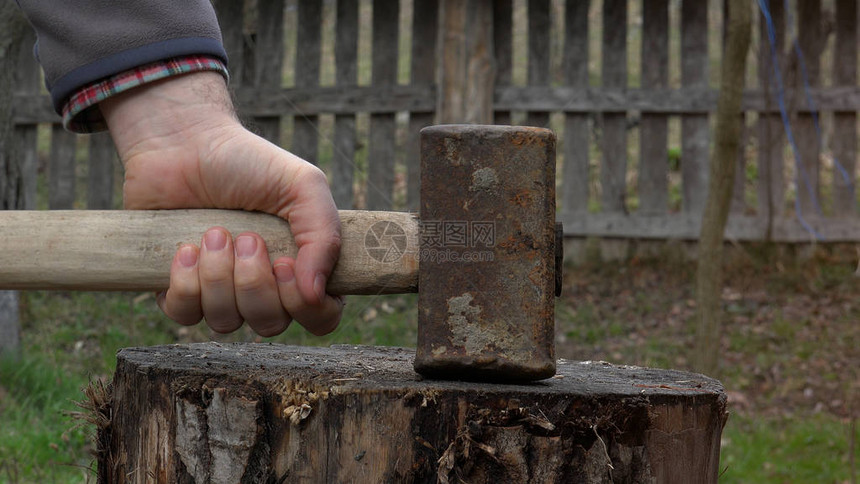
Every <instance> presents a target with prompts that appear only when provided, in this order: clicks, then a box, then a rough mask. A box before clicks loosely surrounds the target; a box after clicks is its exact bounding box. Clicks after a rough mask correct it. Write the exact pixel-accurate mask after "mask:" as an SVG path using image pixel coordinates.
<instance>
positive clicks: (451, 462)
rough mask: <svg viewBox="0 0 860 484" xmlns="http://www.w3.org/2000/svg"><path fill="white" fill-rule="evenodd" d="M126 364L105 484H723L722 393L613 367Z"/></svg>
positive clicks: (293, 358)
mask: <svg viewBox="0 0 860 484" xmlns="http://www.w3.org/2000/svg"><path fill="white" fill-rule="evenodd" d="M117 358H118V363H117V370H116V375H115V377H114V381H113V384H112V387H111V390H110V391H111V395H110V400H109V402H110V403H109V407H110V408H106V409H103V411H104V412H105V413H106V414H107V413H108V412H109V416H110V423H109V424H108V425H106V426H105V427H104V428H102V429H100V430H99V447H100V449H99V482H179V483H203V482H211V483H237V482H242V483H270V482H275V483H280V482H307V483H319V482H351V483H363V482H367V483H379V482H443V483H445V482H452V483H454V482H469V483H490V482H494V483H501V482H547V483H549V482H616V483H618V482H716V481H717V473H718V463H719V445H720V434H721V431H722V428H723V425H724V423H725V419H726V415H727V413H726V394H725V392H724V390H723V388H722V386H721V385H720V383H719V382H718V381H716V380H713V379H711V378H708V377H705V376H702V375H698V374H692V373H685V372H680V371H673V370H655V369H647V368H640V367H632V366H615V365H611V364H608V363H604V362H571V361H563V360H560V361H559V364H558V374H557V375H556V376H555V377H553V378H550V379H548V380H543V381H540V382H536V383H532V384H527V385H505V384H488V383H473V382H457V381H439V380H425V379H422V378H421V377H420V376H419V375H417V374H416V373H414V371H413V369H412V360H413V358H414V352H413V351H412V350H407V349H402V348H385V347H365V346H352V345H344V346H334V347H331V348H314V347H296V346H283V345H275V344H251V343H236V344H218V343H201V344H190V345H169V346H155V347H146V348H128V349H124V350H121V351H120V352H119V353H118V355H117Z"/></svg>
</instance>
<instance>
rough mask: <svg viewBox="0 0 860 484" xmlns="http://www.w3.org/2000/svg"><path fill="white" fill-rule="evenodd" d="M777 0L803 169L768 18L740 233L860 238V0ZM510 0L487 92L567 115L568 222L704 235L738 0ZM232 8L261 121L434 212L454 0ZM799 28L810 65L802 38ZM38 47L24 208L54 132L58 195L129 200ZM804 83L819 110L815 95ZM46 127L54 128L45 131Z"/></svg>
mask: <svg viewBox="0 0 860 484" xmlns="http://www.w3.org/2000/svg"><path fill="white" fill-rule="evenodd" d="M444 1H445V0H442V3H444ZM478 1H481V0H478ZM485 1H490V0H485ZM765 3H768V4H769V14H770V15H771V17H772V20H773V25H774V26H775V31H774V43H775V46H776V51H777V58H778V59H779V66H780V69H779V70H780V73H781V74H783V75H784V76H785V77H784V79H783V81H784V83H785V87H786V88H785V99H786V101H785V104H786V109H787V114H788V117H789V120H790V125H791V127H792V134H793V140H794V145H795V146H796V147H797V155H798V159H799V160H800V162H799V164H797V165H796V164H795V163H794V161H793V154H792V153H793V152H792V151H791V150H789V148H788V147H789V145H788V144H787V138H786V135H785V129H784V124H783V121H782V120H781V117H780V112H779V109H778V104H777V101H776V93H777V89H776V87H775V86H776V85H777V84H776V81H775V78H774V77H773V67H772V64H771V52H772V51H771V47H770V41H769V40H768V35H767V23H768V22H767V21H766V17H765V16H764V15H762V14H761V13H758V14H757V15H758V16H757V18H758V19H759V22H758V23H757V25H756V28H755V30H756V34H755V35H754V45H753V53H752V57H751V61H752V62H751V64H750V65H751V67H750V74H749V75H748V79H747V87H748V89H747V90H746V92H745V96H744V104H743V106H744V114H743V115H744V117H745V125H746V127H747V129H746V130H745V134H744V136H745V139H744V143H743V147H744V149H743V151H742V153H739V157H738V164H739V168H740V169H739V170H738V174H739V175H738V177H737V184H736V188H737V189H736V197H735V201H734V203H733V209H732V215H731V218H730V222H729V225H728V228H727V237H729V238H733V239H739V240H774V241H784V242H797V241H808V240H811V239H812V238H813V234H814V236H815V237H817V238H818V240H823V241H856V240H858V238H860V220H858V213H857V207H858V204H857V198H856V193H855V190H854V182H855V178H856V169H855V165H856V156H857V142H856V139H857V116H856V112H857V110H858V108H860V90H858V86H857V55H858V53H857V43H858V38H857V18H858V14H857V2H856V0H823V1H822V0H796V1H794V2H791V4H792V5H793V6H792V7H791V10H788V11H786V10H785V9H784V8H783V1H782V0H770V1H769V2H765ZM492 4H493V9H491V10H490V11H492V16H493V19H492V26H493V44H494V48H493V57H494V64H495V66H494V67H495V82H494V85H493V83H489V84H488V85H487V86H486V87H485V88H486V89H492V100H493V103H494V106H493V110H494V112H495V122H497V123H499V124H508V123H511V122H514V123H517V124H528V125H537V126H550V127H552V128H554V129H556V130H557V132H558V133H559V135H560V136H559V164H558V166H559V173H558V179H559V184H558V201H559V206H560V210H559V214H560V215H559V218H560V219H561V220H562V221H563V222H564V226H565V233H566V234H567V235H569V236H603V237H621V238H687V239H693V238H696V237H697V235H698V231H699V224H700V213H701V211H702V207H703V206H704V203H705V199H706V196H707V182H708V163H709V154H710V147H711V132H710V131H711V119H710V115H711V114H712V113H713V111H714V110H715V107H716V101H717V96H718V93H717V91H716V89H715V88H716V82H717V79H718V69H719V68H718V65H719V64H718V59H719V56H720V51H721V45H722V42H721V40H722V35H723V32H722V25H723V22H722V19H723V18H724V17H725V12H724V11H723V9H724V6H723V3H722V2H720V1H719V0H711V1H710V2H709V1H705V0H682V1H670V0H590V1H586V0H494V1H492ZM215 5H216V9H217V11H218V14H219V18H220V21H221V25H222V30H223V34H224V42H225V45H226V48H227V51H228V54H229V56H230V67H231V75H232V80H231V84H232V86H233V88H234V89H235V95H236V99H237V105H238V106H239V109H240V112H241V114H242V116H243V117H244V118H245V119H247V120H248V122H249V124H250V125H251V126H252V127H253V129H255V130H257V131H258V132H259V133H260V134H262V135H263V136H265V137H266V138H268V139H270V140H272V141H274V142H277V143H279V144H281V145H283V146H285V147H287V148H289V149H290V150H292V151H293V152H295V153H296V154H298V155H299V156H302V157H304V158H305V159H307V160H309V161H311V162H315V163H320V165H321V166H322V167H323V168H324V169H325V170H326V172H327V173H328V175H329V179H330V182H331V186H332V190H333V193H334V196H335V199H336V201H337V203H338V205H339V206H340V207H341V208H351V207H358V208H368V209H404V210H409V209H412V210H414V209H416V208H417V206H418V200H417V197H418V137H417V134H418V130H419V129H420V128H421V127H423V126H426V125H429V124H432V123H433V122H434V115H435V112H436V110H437V105H438V104H437V103H438V100H437V94H438V93H437V91H438V89H437V84H436V68H437V59H438V58H439V57H440V56H439V55H437V54H438V52H437V45H438V42H437V41H438V40H439V38H440V32H444V31H442V30H440V27H438V26H439V25H440V22H439V18H440V16H439V7H440V1H438V0H337V1H334V0H329V1H320V0H246V1H244V2H243V1H236V0H219V1H216V2H215ZM795 19H796V20H797V22H796V25H797V26H796V27H795V22H794V20H795ZM795 29H796V31H797V32H796V34H797V39H798V45H799V50H800V51H801V52H802V53H803V62H801V61H800V58H799V57H798V56H797V55H796V52H795V48H794V45H793V43H792V40H793V38H794V34H795V32H794V31H795ZM831 40H832V41H831ZM30 45H32V42H25V48H24V49H23V50H22V55H21V60H20V62H19V65H18V66H17V69H18V73H19V76H20V84H19V88H18V90H17V93H16V99H15V103H14V109H13V113H12V115H13V116H14V120H15V123H16V128H15V137H16V140H17V142H18V145H19V150H18V153H19V155H18V157H19V160H20V163H21V172H22V173H23V178H22V179H23V184H22V187H23V190H22V195H21V200H22V203H21V207H22V208H35V207H36V206H38V200H37V197H36V193H37V191H39V192H41V191H40V190H37V189H38V187H37V179H39V177H38V176H37V173H38V172H41V169H40V161H39V156H38V153H39V151H38V146H37V145H38V143H37V132H38V133H42V135H40V136H41V137H40V139H42V141H41V145H42V151H43V152H45V151H46V150H45V148H44V146H45V144H46V143H47V144H49V145H50V150H49V153H50V154H49V156H48V157H47V162H42V164H43V165H45V166H43V167H42V168H46V169H47V174H48V175H47V176H46V177H43V179H44V180H45V181H44V182H40V183H46V184H47V193H48V195H47V198H48V202H47V206H48V207H49V208H51V209H62V208H72V207H75V208H84V207H87V208H111V207H115V206H116V198H117V197H116V196H115V192H114V187H115V186H118V183H117V179H118V178H120V177H121V167H119V165H118V163H117V161H116V159H115V155H114V153H113V149H112V146H111V144H110V140H109V138H108V137H107V136H105V135H97V136H90V137H87V138H88V141H79V140H78V139H77V137H76V136H74V135H71V134H69V133H66V132H65V131H63V130H62V129H61V128H59V127H58V126H57V125H56V124H53V123H56V121H57V118H56V115H55V114H54V113H53V111H52V109H51V107H50V103H49V101H48V98H47V96H46V95H45V94H44V93H42V92H41V91H40V89H41V88H40V81H39V74H38V68H37V67H36V65H35V64H34V63H33V61H32V56H31V54H30ZM467 60H468V59H467ZM801 74H805V75H801ZM804 78H805V80H806V82H805V84H806V85H808V87H809V93H810V94H809V96H810V98H811V99H812V100H813V101H814V104H810V103H809V101H808V100H807V96H806V94H805V90H804V89H803V86H804V81H803V79H804ZM813 111H817V112H818V113H819V117H820V123H816V119H815V118H814V117H813ZM818 124H820V126H821V133H820V134H819V130H818V129H817V125H818ZM39 125H43V126H44V125H51V126H52V127H51V128H50V129H47V128H44V127H43V128H42V129H41V131H39V130H38V126H39ZM48 137H49V138H50V141H49V142H47V141H46V140H44V139H43V138H48ZM637 140H638V141H637ZM84 143H88V148H87V149H88V150H89V151H88V155H86V156H83V158H85V159H86V163H85V165H86V166H85V167H84V168H81V166H80V163H78V164H77V165H76V161H75V154H76V152H77V153H80V152H82V150H83V149H84V147H83V144H84ZM79 158H81V156H79ZM834 160H838V163H837V162H835V161H834ZM676 164H677V166H676ZM840 167H843V168H844V170H845V173H846V174H847V175H848V176H847V177H843V176H841V173H842V172H841V170H840ZM76 170H77V172H76ZM76 173H77V176H76V175H75V174H76ZM82 173H86V174H87V175H86V177H84V176H82ZM75 180H86V187H85V189H86V195H87V196H86V198H85V203H84V202H83V201H82V200H84V198H83V197H82V196H81V190H83V189H84V187H81V186H76V184H75ZM78 185H80V183H78ZM76 194H77V198H76ZM76 200H78V201H77V202H76ZM795 202H796V207H795ZM801 217H802V221H801ZM804 223H805V224H806V226H804ZM813 230H814V231H813Z"/></svg>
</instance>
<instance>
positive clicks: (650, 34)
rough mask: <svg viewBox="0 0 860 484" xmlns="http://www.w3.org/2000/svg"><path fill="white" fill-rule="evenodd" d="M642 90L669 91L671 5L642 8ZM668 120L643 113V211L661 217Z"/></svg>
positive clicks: (655, 1)
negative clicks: (664, 89)
mask: <svg viewBox="0 0 860 484" xmlns="http://www.w3.org/2000/svg"><path fill="white" fill-rule="evenodd" d="M642 6H643V11H642V17H643V18H642V22H643V25H642V87H643V88H646V89H654V88H657V89H661V88H666V87H667V86H668V82H669V1H668V0H649V1H646V2H644V3H643V4H642ZM668 132H669V131H668V117H667V116H666V115H665V114H654V113H642V122H641V127H640V132H639V144H640V155H639V210H640V211H642V213H647V214H659V213H663V212H665V211H666V209H667V208H668V205H667V199H668V182H667V177H666V175H667V169H668V163H667V160H668V158H669V156H668V149H667V145H666V144H667V142H668Z"/></svg>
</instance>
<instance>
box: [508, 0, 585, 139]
mask: <svg viewBox="0 0 860 484" xmlns="http://www.w3.org/2000/svg"><path fill="white" fill-rule="evenodd" d="M580 3H587V2H580ZM513 26H514V23H513V0H493V51H494V55H495V58H496V88H499V87H508V86H510V85H511V79H512V75H513V65H514V64H513V48H514V46H513V38H514V36H513ZM493 123H494V124H505V125H507V124H511V113H510V111H500V110H496V111H495V112H494V113H493Z"/></svg>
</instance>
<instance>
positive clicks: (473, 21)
mask: <svg viewBox="0 0 860 484" xmlns="http://www.w3.org/2000/svg"><path fill="white" fill-rule="evenodd" d="M439 7H440V11H439V35H438V36H437V38H438V42H439V46H438V48H437V52H439V54H440V55H439V56H437V59H438V64H437V66H436V76H437V82H436V85H437V89H438V91H437V93H436V122H437V123H439V124H447V123H475V124H490V123H492V122H493V93H494V90H495V65H494V59H493V51H494V49H493V4H492V3H490V2H485V1H481V0H466V1H460V0H442V2H441V3H440V5H439Z"/></svg>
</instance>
